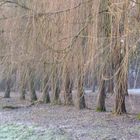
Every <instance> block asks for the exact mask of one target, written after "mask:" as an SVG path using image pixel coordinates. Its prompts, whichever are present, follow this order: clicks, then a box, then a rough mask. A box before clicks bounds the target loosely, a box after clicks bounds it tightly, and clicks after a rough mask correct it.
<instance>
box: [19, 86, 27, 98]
mask: <svg viewBox="0 0 140 140" xmlns="http://www.w3.org/2000/svg"><path fill="white" fill-rule="evenodd" d="M20 88H21V89H20V100H25V95H26V89H25V85H24V84H23V85H21V87H20Z"/></svg>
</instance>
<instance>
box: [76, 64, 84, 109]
mask: <svg viewBox="0 0 140 140" xmlns="http://www.w3.org/2000/svg"><path fill="white" fill-rule="evenodd" d="M82 69H83V68H81V67H80V66H78V79H77V82H78V83H77V104H76V106H77V108H78V109H83V108H85V107H86V104H85V97H84V94H85V93H84V76H83V71H82Z"/></svg>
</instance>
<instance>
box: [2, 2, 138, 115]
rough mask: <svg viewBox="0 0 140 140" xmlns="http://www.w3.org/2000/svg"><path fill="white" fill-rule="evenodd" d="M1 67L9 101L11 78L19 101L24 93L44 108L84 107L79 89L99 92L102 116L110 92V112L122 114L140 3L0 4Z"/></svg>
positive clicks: (133, 50) (99, 109)
mask: <svg viewBox="0 0 140 140" xmlns="http://www.w3.org/2000/svg"><path fill="white" fill-rule="evenodd" d="M0 11H1V14H0V27H1V29H0V40H1V41H0V42H1V44H0V50H1V51H0V68H1V77H2V78H1V79H5V81H6V91H5V97H10V88H11V83H12V82H13V80H15V79H14V78H15V77H16V82H15V83H16V85H17V87H18V89H19V93H20V98H21V99H25V94H26V92H27V90H28V91H29V93H30V98H31V101H36V100H37V95H36V88H35V87H36V85H39V89H40V90H41V92H42V98H41V99H39V100H42V101H43V102H44V103H50V102H52V103H55V104H58V103H59V102H60V93H62V95H63V98H64V102H63V103H64V104H65V105H71V104H73V97H72V96H73V94H72V92H73V91H75V90H76V92H75V94H76V99H77V102H76V107H77V108H78V109H82V108H85V107H86V105H85V98H84V94H85V92H84V89H85V87H91V86H94V89H95V85H96V86H97V87H98V98H97V111H106V108H105V98H106V94H107V92H111V93H114V94H115V96H116V98H115V102H114V105H115V107H114V113H116V114H122V113H126V107H125V96H126V95H128V92H127V89H128V84H127V83H128V82H127V81H128V65H129V60H130V59H131V58H132V57H133V54H134V52H135V51H137V47H135V46H137V44H138V42H139V29H140V28H139V26H140V24H139V21H140V0H137V1H132V0H77V1H66V0H59V1H58V0H53V1H47V0H42V1H36V0H32V1H24V0H21V1H18V0H10V1H9V0H8V1H7V0H1V1H0Z"/></svg>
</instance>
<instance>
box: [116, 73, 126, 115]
mask: <svg viewBox="0 0 140 140" xmlns="http://www.w3.org/2000/svg"><path fill="white" fill-rule="evenodd" d="M121 76H122V75H121V73H120V72H118V74H117V75H116V82H115V94H116V99H115V114H117V115H121V114H123V113H126V107H125V96H126V94H125V91H126V89H125V88H124V84H125V83H124V82H120V81H119V80H120V77H121Z"/></svg>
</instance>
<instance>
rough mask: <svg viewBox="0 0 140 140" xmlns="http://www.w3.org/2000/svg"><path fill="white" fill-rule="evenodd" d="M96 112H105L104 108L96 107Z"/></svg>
mask: <svg viewBox="0 0 140 140" xmlns="http://www.w3.org/2000/svg"><path fill="white" fill-rule="evenodd" d="M96 112H106V110H105V109H102V108H99V107H97V108H96Z"/></svg>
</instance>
